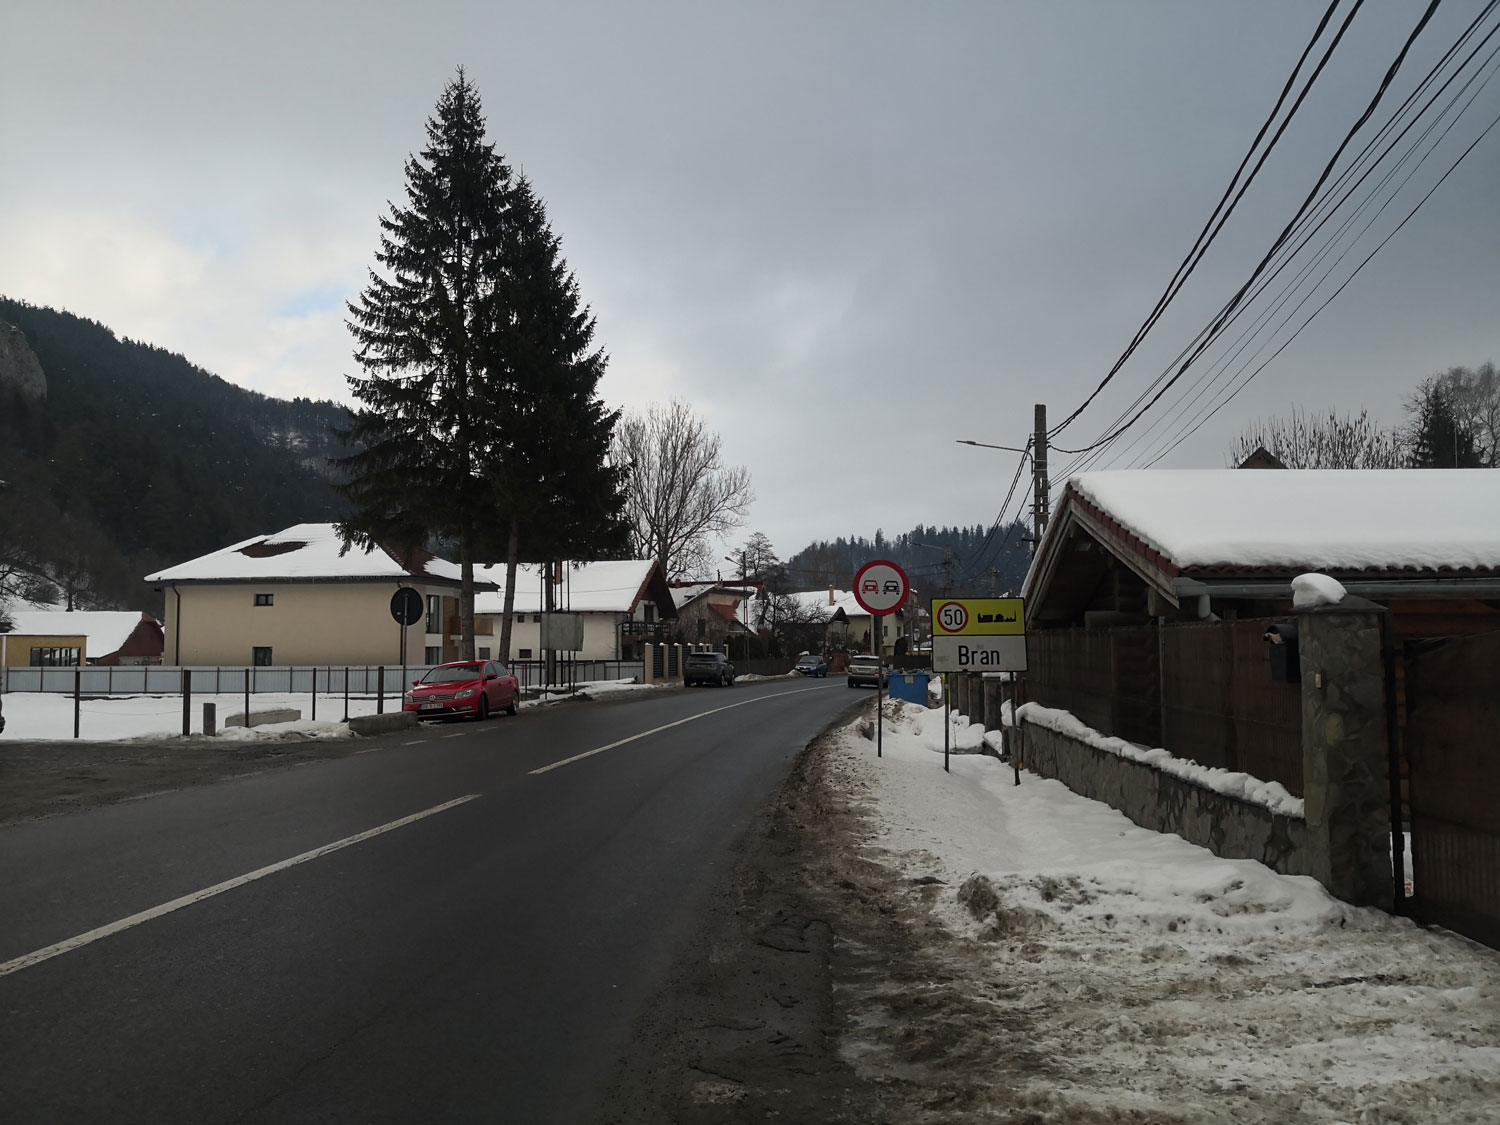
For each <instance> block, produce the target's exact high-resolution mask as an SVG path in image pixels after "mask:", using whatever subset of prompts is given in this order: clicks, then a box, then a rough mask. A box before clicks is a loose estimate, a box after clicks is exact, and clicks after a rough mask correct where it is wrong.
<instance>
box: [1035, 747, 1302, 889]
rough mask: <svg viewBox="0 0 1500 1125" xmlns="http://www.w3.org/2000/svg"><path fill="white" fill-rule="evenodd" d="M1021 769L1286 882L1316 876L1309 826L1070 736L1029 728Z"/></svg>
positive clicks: (1159, 829) (1134, 819)
mask: <svg viewBox="0 0 1500 1125" xmlns="http://www.w3.org/2000/svg"><path fill="white" fill-rule="evenodd" d="M1022 733H1023V735H1024V741H1023V743H1022V745H1023V751H1022V764H1023V765H1024V766H1025V767H1026V768H1027V769H1028V770H1030V771H1031V772H1033V773H1037V774H1040V775H1041V776H1043V777H1055V778H1056V779H1057V780H1059V781H1061V782H1062V783H1063V784H1064V785H1066V786H1067V787H1068V788H1069V789H1071V790H1073V792H1075V793H1078V794H1080V795H1082V796H1084V797H1089V798H1091V799H1093V800H1096V801H1103V802H1104V803H1105V804H1107V805H1110V806H1111V807H1113V808H1116V809H1119V810H1120V811H1121V812H1122V813H1124V814H1125V815H1126V816H1128V817H1129V818H1130V819H1131V820H1133V821H1134V822H1135V823H1136V824H1139V825H1140V826H1141V827H1142V828H1149V829H1151V830H1152V831H1155V832H1175V833H1177V834H1178V835H1179V836H1181V837H1182V838H1183V839H1184V840H1188V841H1189V842H1191V843H1194V844H1201V845H1203V846H1204V847H1206V848H1208V849H1209V850H1210V851H1212V852H1213V853H1214V854H1215V855H1219V856H1224V857H1225V858H1228V859H1254V860H1258V861H1259V862H1261V863H1264V864H1265V865H1266V866H1267V867H1269V868H1271V869H1272V870H1273V871H1279V872H1281V873H1282V874H1284V875H1314V874H1316V873H1317V868H1318V865H1317V857H1316V856H1315V855H1314V854H1313V845H1312V840H1311V836H1310V833H1309V832H1308V828H1307V824H1306V822H1305V821H1303V820H1302V819H1301V818H1298V817H1288V816H1282V815H1279V814H1276V813H1273V812H1271V811H1270V810H1269V809H1267V808H1265V807H1264V806H1262V805H1255V804H1250V803H1249V802H1246V801H1241V800H1238V799H1236V798H1234V797H1226V796H1225V795H1224V794H1222V793H1215V792H1214V791H1213V790H1211V789H1204V788H1203V787H1202V786H1199V785H1194V784H1193V783H1192V782H1189V781H1184V780H1182V779H1181V778H1178V777H1173V776H1172V775H1171V774H1165V773H1162V772H1160V771H1159V770H1156V769H1153V768H1152V767H1151V766H1150V765H1147V764H1145V763H1143V762H1133V761H1130V760H1129V759H1128V758H1121V757H1119V756H1118V755H1115V754H1111V753H1109V752H1107V751H1104V750H1099V749H1097V748H1095V747H1093V746H1090V745H1088V744H1087V743H1084V742H1079V741H1078V740H1076V739H1073V738H1069V737H1068V736H1067V735H1065V734H1059V733H1057V732H1056V731H1052V730H1048V729H1047V728H1045V727H1040V726H1037V725H1036V724H1035V723H1026V722H1023V723H1022Z"/></svg>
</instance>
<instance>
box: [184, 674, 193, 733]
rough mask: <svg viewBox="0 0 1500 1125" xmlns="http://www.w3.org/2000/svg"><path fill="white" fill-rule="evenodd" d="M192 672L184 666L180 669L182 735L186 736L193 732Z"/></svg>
mask: <svg viewBox="0 0 1500 1125" xmlns="http://www.w3.org/2000/svg"><path fill="white" fill-rule="evenodd" d="M192 708H193V674H192V672H190V671H188V670H187V669H186V668H184V669H183V670H182V736H183V737H184V738H186V737H187V736H188V735H190V734H192V733H193V714H192Z"/></svg>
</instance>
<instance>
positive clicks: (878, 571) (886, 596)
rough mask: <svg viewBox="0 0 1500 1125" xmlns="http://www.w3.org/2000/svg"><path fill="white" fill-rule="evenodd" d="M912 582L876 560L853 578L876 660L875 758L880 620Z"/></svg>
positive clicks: (879, 725)
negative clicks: (868, 619)
mask: <svg viewBox="0 0 1500 1125" xmlns="http://www.w3.org/2000/svg"><path fill="white" fill-rule="evenodd" d="M910 595H911V580H910V579H908V578H907V577H906V571H904V570H902V569H901V568H900V567H899V566H897V565H896V564H895V563H893V562H887V561H886V560H885V559H876V560H875V561H874V562H867V563H865V565H864V566H862V567H860V568H859V570H858V571H857V572H856V573H855V575H854V600H855V601H856V602H858V603H859V607H860V608H861V609H863V610H864V611H865V612H866V613H868V614H869V615H870V652H871V654H872V655H873V656H874V657H875V756H876V757H877V758H879V757H882V756H883V755H884V733H885V732H884V725H885V723H884V711H885V653H884V652H883V651H881V650H882V649H883V647H884V646H883V645H882V644H881V643H880V642H881V636H880V632H881V625H882V622H883V619H884V618H885V617H886V616H887V615H888V614H891V613H894V612H896V610H898V609H900V608H901V607H902V606H903V605H905V604H906V599H907V598H908V597H909V596H910Z"/></svg>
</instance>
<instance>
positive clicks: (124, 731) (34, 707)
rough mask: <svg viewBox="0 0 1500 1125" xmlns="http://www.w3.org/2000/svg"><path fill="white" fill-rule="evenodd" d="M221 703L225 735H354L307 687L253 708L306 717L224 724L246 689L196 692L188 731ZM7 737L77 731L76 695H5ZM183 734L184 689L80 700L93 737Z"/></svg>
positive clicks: (615, 683) (353, 707)
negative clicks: (314, 715) (287, 711)
mask: <svg viewBox="0 0 1500 1125" xmlns="http://www.w3.org/2000/svg"><path fill="white" fill-rule="evenodd" d="M667 686H670V685H663V684H638V683H635V682H633V681H629V680H588V681H583V682H580V683H578V684H576V685H575V689H576V691H569V690H568V689H566V688H561V689H558V690H556V691H552V692H548V693H546V694H545V695H544V696H543V697H542V698H541V699H538V700H522V702H521V706H522V707H531V706H535V705H537V704H538V703H543V702H560V701H563V700H567V699H571V698H574V697H575V695H576V697H577V698H579V699H597V698H599V697H601V696H606V695H608V696H614V695H619V694H623V693H626V692H640V691H660V690H662V688H664V687H667ZM205 703H212V704H214V707H215V710H216V713H217V720H218V726H219V733H218V737H219V738H222V739H225V740H226V741H246V740H252V739H290V738H348V737H350V731H349V727H348V724H346V723H345V722H343V718H344V696H343V693H341V692H340V693H338V694H325V693H323V692H319V693H318V718H317V721H314V720H313V718H312V696H311V695H310V694H309V693H308V692H305V691H302V692H255V693H253V694H252V695H251V696H250V710H251V711H252V712H254V711H272V710H281V709H284V708H291V709H294V710H297V711H301V712H302V718H301V719H300V720H298V721H293V722H288V723H268V724H265V725H263V726H255V727H251V728H250V729H249V730H246V729H245V728H243V727H225V726H224V720H225V719H227V718H228V717H229V716H230V715H238V714H239V713H240V712H242V711H244V709H245V695H244V693H243V692H232V691H231V692H221V693H217V694H215V693H213V692H201V693H200V692H194V693H193V697H192V701H191V704H190V706H189V708H188V719H189V730H190V731H191V732H192V733H193V734H195V735H201V734H202V733H203V705H204V704H205ZM3 706H4V714H5V733H4V734H3V735H0V745H3V740H5V739H17V740H21V739H24V740H27V741H38V742H45V741H53V740H61V739H71V738H72V737H73V697H72V696H71V695H63V694H58V693H53V692H19V691H18V692H9V693H7V694H6V695H5V696H4V698H3ZM399 706H400V700H399V699H397V698H396V697H395V696H394V695H388V696H386V697H385V710H386V711H388V712H389V711H394V710H396V708H397V707H399ZM376 709H377V708H376V699H375V697H374V696H350V698H349V714H350V716H351V717H353V716H358V715H374V714H375V713H376ZM181 734H182V696H180V695H107V696H85V697H84V698H83V699H82V700H81V701H80V704H79V737H80V738H82V739H85V740H87V741H92V742H108V741H114V740H117V739H126V738H171V737H173V736H174V735H177V736H180V735H181Z"/></svg>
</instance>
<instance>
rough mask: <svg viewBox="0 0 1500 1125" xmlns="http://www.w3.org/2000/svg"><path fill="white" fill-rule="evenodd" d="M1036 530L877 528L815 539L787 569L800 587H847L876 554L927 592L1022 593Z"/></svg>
mask: <svg viewBox="0 0 1500 1125" xmlns="http://www.w3.org/2000/svg"><path fill="white" fill-rule="evenodd" d="M1030 534H1031V532H1030V529H1029V528H1026V527H1024V526H1023V525H1021V524H1012V525H1011V526H1010V527H1009V528H996V529H995V530H994V532H993V533H991V531H990V530H989V529H988V528H986V527H985V526H984V525H983V524H975V525H974V526H973V527H930V526H928V527H924V526H922V525H920V524H919V525H918V526H916V527H914V528H912V530H910V531H904V532H902V533H901V534H899V535H897V536H895V537H894V538H890V539H888V538H886V536H885V533H884V532H883V531H879V530H877V531H876V532H875V538H873V539H866V538H865V537H864V536H862V535H861V536H851V537H849V538H848V539H845V538H843V537H842V536H840V537H839V538H837V539H834V540H832V541H831V542H830V541H827V540H824V541H822V542H817V543H812V544H809V545H808V546H807V547H804V548H803V549H802V550H801V551H798V552H797V553H796V554H795V555H793V556H792V557H791V558H790V559H788V560H787V563H786V569H787V573H788V577H789V579H790V581H791V584H792V585H793V586H794V587H795V588H796V589H800V590H812V589H818V588H820V587H823V586H836V587H837V588H839V589H841V590H847V589H849V588H850V583H851V582H852V581H853V580H854V572H855V571H856V570H858V569H859V568H860V567H861V566H863V565H864V564H865V563H867V562H869V561H870V560H871V559H887V560H889V561H891V562H893V563H896V564H897V565H898V566H900V567H901V568H902V569H903V570H905V571H906V573H907V575H908V576H910V578H911V581H912V585H913V586H914V587H916V588H917V590H918V592H919V593H920V594H921V595H922V596H923V597H927V596H940V595H943V594H969V595H972V596H976V597H987V596H989V594H990V591H991V590H992V589H993V590H994V592H995V593H996V594H1000V595H1004V594H1006V593H1007V592H1009V593H1013V594H1018V593H1020V591H1021V583H1022V582H1023V581H1024V580H1025V578H1026V568H1027V566H1028V565H1029V564H1030V561H1031V556H1030V555H1029V554H1028V549H1027V548H1028V544H1027V542H1026V540H1027V539H1028V538H1029V537H1030ZM950 550H951V560H950V555H949V552H950Z"/></svg>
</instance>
